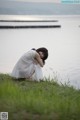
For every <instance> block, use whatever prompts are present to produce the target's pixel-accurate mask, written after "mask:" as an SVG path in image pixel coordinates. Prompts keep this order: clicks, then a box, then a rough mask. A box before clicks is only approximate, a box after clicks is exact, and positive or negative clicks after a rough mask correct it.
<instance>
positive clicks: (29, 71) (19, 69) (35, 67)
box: [11, 47, 48, 81]
mask: <svg viewBox="0 0 80 120" xmlns="http://www.w3.org/2000/svg"><path fill="white" fill-rule="evenodd" d="M47 57H48V50H47V49H46V48H44V47H41V48H38V49H37V50H35V49H31V50H30V51H28V52H27V53H25V54H24V55H23V56H22V57H21V58H20V59H19V60H18V62H17V63H16V65H15V67H14V69H13V71H12V74H11V76H12V77H13V78H16V79H21V78H27V79H32V80H37V81H39V80H42V79H43V75H42V69H41V67H43V66H44V64H45V60H46V59H47Z"/></svg>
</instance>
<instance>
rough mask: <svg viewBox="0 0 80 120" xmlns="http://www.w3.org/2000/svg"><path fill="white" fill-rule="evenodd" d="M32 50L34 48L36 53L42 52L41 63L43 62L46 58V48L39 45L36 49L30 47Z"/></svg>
mask: <svg viewBox="0 0 80 120" xmlns="http://www.w3.org/2000/svg"><path fill="white" fill-rule="evenodd" d="M32 50H36V51H37V52H38V53H39V52H43V54H44V58H42V60H43V63H44V64H45V60H46V59H47V58H48V50H47V49H46V48H45V47H41V48H38V49H35V48H32Z"/></svg>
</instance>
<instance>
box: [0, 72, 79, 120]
mask: <svg viewBox="0 0 80 120" xmlns="http://www.w3.org/2000/svg"><path fill="white" fill-rule="evenodd" d="M3 111H4V112H9V113H8V114H9V120H80V90H75V89H73V88H72V87H68V86H67V85H65V86H64V85H61V86H60V85H58V84H57V83H56V82H55V81H53V82H49V81H45V82H32V81H29V80H27V81H15V80H13V79H12V78H11V77H10V76H9V75H7V74H0V112H3Z"/></svg>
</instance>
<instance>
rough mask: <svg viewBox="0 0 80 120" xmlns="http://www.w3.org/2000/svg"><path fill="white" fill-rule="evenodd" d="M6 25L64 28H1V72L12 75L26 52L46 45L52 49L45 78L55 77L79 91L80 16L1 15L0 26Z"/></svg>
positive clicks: (44, 72)
mask: <svg viewBox="0 0 80 120" xmlns="http://www.w3.org/2000/svg"><path fill="white" fill-rule="evenodd" d="M1 20H10V21H9V22H6V21H5V22H1ZM12 20H13V22H11V21H12ZM14 20H19V21H18V22H14ZM28 20H34V21H37V22H34V21H33V22H29V21H28ZM45 20H47V21H45ZM52 20H57V21H56V22H53V21H52ZM20 21H24V22H20ZM27 21H28V22H27ZM43 21H44V22H43ZM4 25H8V26H11V25H12V26H16V25H18V26H20V25H22V26H23V25H61V27H60V28H30V29H29V28H25V29H0V72H1V73H11V71H12V69H13V67H14V65H15V63H16V62H17V60H18V59H19V58H20V57H21V56H22V55H23V54H24V53H25V52H27V51H28V50H30V49H32V48H38V47H43V46H44V47H46V48H47V49H48V50H49V57H48V59H47V60H46V64H45V66H44V68H43V74H44V76H46V77H49V76H50V77H51V78H56V79H58V81H59V82H62V83H65V82H69V83H70V85H73V86H74V87H76V88H80V16H63V15H62V16H27V17H25V16H19V17H18V16H5V17H4V16H2V15H0V26H4Z"/></svg>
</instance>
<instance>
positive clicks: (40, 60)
mask: <svg viewBox="0 0 80 120" xmlns="http://www.w3.org/2000/svg"><path fill="white" fill-rule="evenodd" d="M35 59H36V60H37V62H38V64H39V65H40V66H41V67H43V66H44V64H43V61H42V59H41V58H40V55H39V54H38V53H37V54H36V56H35Z"/></svg>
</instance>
